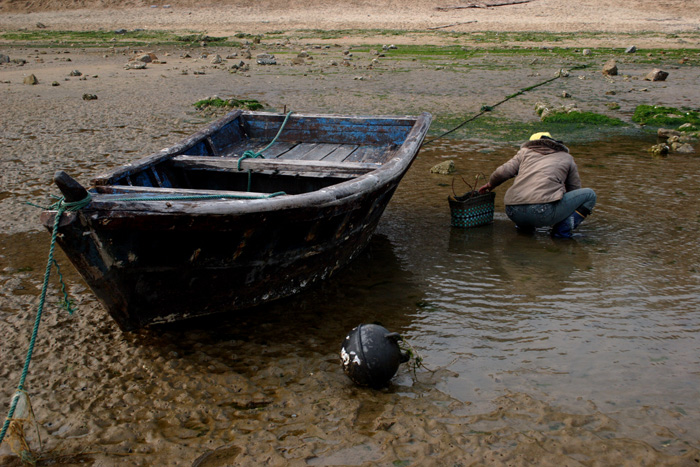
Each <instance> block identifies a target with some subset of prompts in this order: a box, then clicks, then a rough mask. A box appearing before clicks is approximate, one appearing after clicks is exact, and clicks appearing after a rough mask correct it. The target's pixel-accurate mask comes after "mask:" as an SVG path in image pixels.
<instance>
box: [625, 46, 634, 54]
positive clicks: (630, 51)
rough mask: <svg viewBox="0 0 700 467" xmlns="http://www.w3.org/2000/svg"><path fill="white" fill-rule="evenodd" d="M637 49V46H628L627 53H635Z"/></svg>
mask: <svg viewBox="0 0 700 467" xmlns="http://www.w3.org/2000/svg"><path fill="white" fill-rule="evenodd" d="M636 51H637V47H635V46H632V47H627V49H625V53H626V54H633V53H635V52H636Z"/></svg>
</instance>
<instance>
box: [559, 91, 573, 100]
mask: <svg viewBox="0 0 700 467" xmlns="http://www.w3.org/2000/svg"><path fill="white" fill-rule="evenodd" d="M561 97H563V98H564V99H568V98H570V97H571V94H569V93H568V92H566V91H562V93H561Z"/></svg>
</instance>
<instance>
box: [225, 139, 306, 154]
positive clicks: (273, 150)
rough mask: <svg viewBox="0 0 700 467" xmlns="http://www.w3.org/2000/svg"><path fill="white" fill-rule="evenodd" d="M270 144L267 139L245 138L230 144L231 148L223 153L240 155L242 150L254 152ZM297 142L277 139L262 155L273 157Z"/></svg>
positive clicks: (292, 146) (284, 151)
mask: <svg viewBox="0 0 700 467" xmlns="http://www.w3.org/2000/svg"><path fill="white" fill-rule="evenodd" d="M268 144H270V142H269V141H259V140H255V141H253V140H246V141H241V142H239V143H236V144H235V145H232V146H231V148H230V149H231V150H230V151H228V152H227V153H226V154H224V156H225V157H236V158H238V157H240V156H242V155H243V153H244V152H246V151H255V152H260V151H262V150H263V149H265V147H266V146H267V145H268ZM297 144H299V143H298V142H297V141H278V142H276V143H275V144H273V145H272V146H270V148H269V149H267V150H266V151H265V152H263V157H265V158H266V159H274V158H276V157H278V156H280V155H282V154H284V153H286V152H287V151H289V150H290V149H292V148H294V146H296V145H297Z"/></svg>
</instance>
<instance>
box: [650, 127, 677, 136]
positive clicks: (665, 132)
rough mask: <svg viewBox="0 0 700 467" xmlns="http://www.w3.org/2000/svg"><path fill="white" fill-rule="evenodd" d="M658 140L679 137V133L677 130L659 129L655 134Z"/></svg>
mask: <svg viewBox="0 0 700 467" xmlns="http://www.w3.org/2000/svg"><path fill="white" fill-rule="evenodd" d="M656 133H657V135H658V136H659V138H670V137H671V136H680V135H681V132H680V131H677V130H668V129H666V128H659V130H658V131H657V132H656Z"/></svg>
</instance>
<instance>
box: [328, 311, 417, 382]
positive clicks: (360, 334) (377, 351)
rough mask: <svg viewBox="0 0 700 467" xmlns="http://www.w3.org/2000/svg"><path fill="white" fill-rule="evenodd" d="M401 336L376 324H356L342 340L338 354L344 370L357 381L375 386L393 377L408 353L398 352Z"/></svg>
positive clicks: (406, 358)
mask: <svg viewBox="0 0 700 467" xmlns="http://www.w3.org/2000/svg"><path fill="white" fill-rule="evenodd" d="M400 340H401V336H400V335H399V334H398V333H396V332H389V331H388V330H387V329H386V328H384V327H382V326H379V325H378V324H360V325H359V326H357V327H356V328H354V329H353V330H352V331H350V333H348V335H347V336H346V337H345V340H344V341H343V346H342V348H341V349H340V358H341V360H342V363H343V370H344V371H345V374H346V375H348V377H349V378H350V379H351V380H352V381H353V382H354V383H355V384H357V385H359V386H368V387H371V388H375V389H379V388H382V387H384V386H386V385H387V384H388V383H389V380H391V378H393V377H394V375H395V374H396V371H397V370H398V369H399V365H400V364H401V363H404V362H407V361H408V356H407V355H405V354H403V353H402V352H401V349H400V348H399V344H398V341H400Z"/></svg>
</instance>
